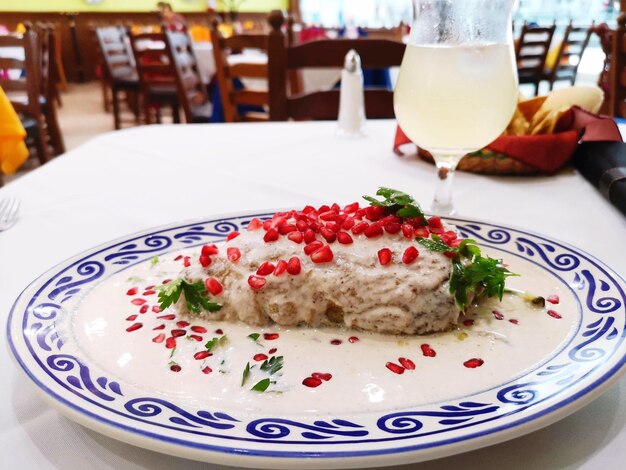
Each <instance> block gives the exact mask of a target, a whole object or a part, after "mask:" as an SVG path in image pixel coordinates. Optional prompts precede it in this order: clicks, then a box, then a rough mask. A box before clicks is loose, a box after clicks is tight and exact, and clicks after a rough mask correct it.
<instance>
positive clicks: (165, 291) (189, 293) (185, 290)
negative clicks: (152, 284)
mask: <svg viewBox="0 0 626 470" xmlns="http://www.w3.org/2000/svg"><path fill="white" fill-rule="evenodd" d="M156 289H157V290H158V291H159V308H160V309H161V310H165V309H166V308H168V307H169V306H170V305H172V304H175V303H176V302H178V299H179V298H180V295H181V294H184V295H185V303H186V305H187V309H188V310H189V311H190V312H192V313H196V314H198V313H200V312H201V311H202V310H206V311H207V312H217V311H218V310H219V309H221V308H222V306H221V305H220V304H218V303H215V302H210V301H209V300H208V299H207V296H208V292H207V290H206V286H205V285H204V282H202V281H198V282H194V283H193V284H191V283H189V282H187V281H185V280H184V279H183V278H178V279H176V280H174V281H171V282H169V283H167V284H164V285H161V286H157V287H156Z"/></svg>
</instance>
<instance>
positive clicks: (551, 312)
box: [548, 310, 563, 320]
mask: <svg viewBox="0 0 626 470" xmlns="http://www.w3.org/2000/svg"><path fill="white" fill-rule="evenodd" d="M548 315H550V316H551V317H552V318H556V319H557V320H559V319H561V318H563V317H562V316H561V315H559V314H558V313H556V312H555V311H554V310H548Z"/></svg>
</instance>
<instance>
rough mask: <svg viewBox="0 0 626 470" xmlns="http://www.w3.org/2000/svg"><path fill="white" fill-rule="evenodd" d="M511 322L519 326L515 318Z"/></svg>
mask: <svg viewBox="0 0 626 470" xmlns="http://www.w3.org/2000/svg"><path fill="white" fill-rule="evenodd" d="M509 322H511V323H513V324H514V325H518V324H519V321H518V320H516V319H515V318H511V319H510V320H509Z"/></svg>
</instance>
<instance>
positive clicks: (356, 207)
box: [343, 202, 359, 214]
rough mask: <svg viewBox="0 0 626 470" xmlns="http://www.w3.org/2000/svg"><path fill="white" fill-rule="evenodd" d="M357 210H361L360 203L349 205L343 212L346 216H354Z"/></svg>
mask: <svg viewBox="0 0 626 470" xmlns="http://www.w3.org/2000/svg"><path fill="white" fill-rule="evenodd" d="M357 210H359V203H358V202H353V203H352V204H348V205H347V206H346V207H344V208H343V211H344V212H345V213H346V214H353V213H354V212H356V211H357Z"/></svg>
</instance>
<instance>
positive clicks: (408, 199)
mask: <svg viewBox="0 0 626 470" xmlns="http://www.w3.org/2000/svg"><path fill="white" fill-rule="evenodd" d="M376 195H377V196H382V197H383V198H384V199H383V200H382V201H380V200H378V199H376V198H374V197H371V196H363V199H365V200H366V201H368V202H369V203H370V204H371V205H372V206H378V207H387V208H388V209H389V211H390V212H392V213H394V214H396V215H397V216H398V217H402V218H403V219H410V218H413V217H424V212H423V211H422V209H421V207H420V206H419V204H418V203H417V202H415V199H413V197H412V196H409V195H408V194H406V193H403V192H402V191H398V190H397V189H391V188H383V187H380V188H378V191H376Z"/></svg>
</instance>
